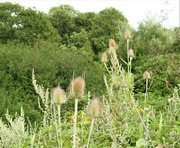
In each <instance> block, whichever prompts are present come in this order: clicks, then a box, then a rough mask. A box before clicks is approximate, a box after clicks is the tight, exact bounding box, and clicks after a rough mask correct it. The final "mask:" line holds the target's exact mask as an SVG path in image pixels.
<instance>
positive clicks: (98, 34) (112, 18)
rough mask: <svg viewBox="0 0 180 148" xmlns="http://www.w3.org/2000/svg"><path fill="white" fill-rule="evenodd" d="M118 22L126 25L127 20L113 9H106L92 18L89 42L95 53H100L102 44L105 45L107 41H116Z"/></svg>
mask: <svg viewBox="0 0 180 148" xmlns="http://www.w3.org/2000/svg"><path fill="white" fill-rule="evenodd" d="M119 22H121V23H125V24H127V19H126V18H125V17H124V16H123V14H122V13H121V12H120V11H118V10H116V9H114V8H106V9H104V10H102V11H100V12H99V13H98V14H97V15H96V16H95V17H94V18H93V22H92V29H91V30H90V40H91V42H92V45H93V50H94V52H95V53H98V52H102V49H104V48H105V47H104V44H103V43H107V42H108V40H109V39H111V38H114V39H115V40H116V39H117V37H118V32H117V30H118V28H117V26H118V24H119ZM121 31H122V32H124V30H121Z"/></svg>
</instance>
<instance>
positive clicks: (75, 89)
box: [70, 77, 85, 99]
mask: <svg viewBox="0 0 180 148" xmlns="http://www.w3.org/2000/svg"><path fill="white" fill-rule="evenodd" d="M84 90H85V81H84V79H83V78H82V77H77V78H75V79H74V80H72V82H71V86H70V96H71V97H72V98H77V99H81V98H83V96H84Z"/></svg>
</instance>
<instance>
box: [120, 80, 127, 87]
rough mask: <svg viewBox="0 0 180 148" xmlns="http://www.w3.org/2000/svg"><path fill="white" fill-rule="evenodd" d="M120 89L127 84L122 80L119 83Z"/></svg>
mask: <svg viewBox="0 0 180 148" xmlns="http://www.w3.org/2000/svg"><path fill="white" fill-rule="evenodd" d="M120 87H127V83H126V80H125V79H124V78H123V79H122V80H121V81H120Z"/></svg>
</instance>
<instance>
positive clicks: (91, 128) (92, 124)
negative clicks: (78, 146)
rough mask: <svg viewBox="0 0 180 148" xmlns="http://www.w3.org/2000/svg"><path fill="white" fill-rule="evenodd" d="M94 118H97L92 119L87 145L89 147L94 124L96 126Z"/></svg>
mask: <svg viewBox="0 0 180 148" xmlns="http://www.w3.org/2000/svg"><path fill="white" fill-rule="evenodd" d="M94 120H95V119H94V118H92V120H91V127H90V131H89V136H88V142H87V146H86V147H87V148H88V147H89V141H90V138H91V134H92V130H93V126H94Z"/></svg>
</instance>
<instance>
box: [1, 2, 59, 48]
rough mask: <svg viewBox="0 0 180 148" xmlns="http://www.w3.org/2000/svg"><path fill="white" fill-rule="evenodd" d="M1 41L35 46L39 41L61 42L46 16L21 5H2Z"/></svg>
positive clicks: (7, 3)
mask: <svg viewBox="0 0 180 148" xmlns="http://www.w3.org/2000/svg"><path fill="white" fill-rule="evenodd" d="M0 17H1V18H2V19H1V22H0V34H1V36H0V41H1V42H2V43H7V42H8V41H14V42H16V43H27V44H31V45H33V44H34V42H35V41H36V40H38V39H44V40H51V41H55V42H59V41H60V37H59V35H58V33H57V30H56V29H55V28H53V26H52V24H51V22H50V20H49V18H48V17H47V15H46V14H44V13H42V12H39V11H36V10H35V9H31V8H28V9H25V8H24V7H22V6H20V5H19V4H12V3H9V2H6V3H0Z"/></svg>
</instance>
